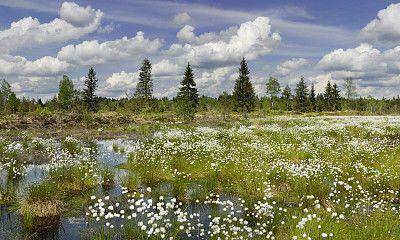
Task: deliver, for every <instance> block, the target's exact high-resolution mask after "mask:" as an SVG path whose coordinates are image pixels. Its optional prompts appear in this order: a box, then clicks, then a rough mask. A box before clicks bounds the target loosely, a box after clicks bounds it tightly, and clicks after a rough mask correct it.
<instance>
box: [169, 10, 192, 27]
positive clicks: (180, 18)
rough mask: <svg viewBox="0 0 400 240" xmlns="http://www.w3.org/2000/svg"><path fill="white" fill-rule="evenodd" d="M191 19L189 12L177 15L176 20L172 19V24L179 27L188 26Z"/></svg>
mask: <svg viewBox="0 0 400 240" xmlns="http://www.w3.org/2000/svg"><path fill="white" fill-rule="evenodd" d="M191 19H192V18H191V17H190V15H189V14H188V13H187V12H183V13H179V14H177V15H175V16H174V18H173V19H172V23H173V24H175V25H177V26H181V25H184V24H187V23H188V22H189V21H190V20H191Z"/></svg>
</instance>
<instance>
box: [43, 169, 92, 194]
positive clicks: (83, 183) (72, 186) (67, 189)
mask: <svg viewBox="0 0 400 240" xmlns="http://www.w3.org/2000/svg"><path fill="white" fill-rule="evenodd" d="M48 179H49V181H52V182H54V184H55V185H56V186H57V189H58V190H59V191H60V192H63V193H65V194H75V195H79V194H82V193H84V192H85V191H87V190H91V189H93V188H95V187H96V186H97V185H98V179H97V176H96V174H95V173H94V172H93V169H92V167H91V166H90V165H89V164H77V165H66V166H61V167H57V168H54V169H51V170H50V171H49V173H48Z"/></svg>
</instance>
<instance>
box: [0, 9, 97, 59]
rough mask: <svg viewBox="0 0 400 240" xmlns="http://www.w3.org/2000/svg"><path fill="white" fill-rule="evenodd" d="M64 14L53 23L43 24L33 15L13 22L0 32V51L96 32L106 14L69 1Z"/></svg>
mask: <svg viewBox="0 0 400 240" xmlns="http://www.w3.org/2000/svg"><path fill="white" fill-rule="evenodd" d="M71 8H73V9H71ZM72 10H74V12H79V13H81V14H82V16H80V17H77V16H76V13H70V12H71V11H72ZM60 14H63V15H64V16H61V17H62V18H56V19H54V20H53V21H51V22H49V23H40V22H39V20H38V19H37V18H33V17H26V18H23V19H21V20H19V21H17V22H13V23H11V27H10V28H8V29H5V30H3V31H0V53H3V54H4V53H10V52H12V51H14V50H17V49H19V48H22V47H25V46H32V45H35V44H37V45H44V44H49V43H55V42H65V41H67V40H71V39H77V38H80V37H82V36H84V35H86V34H88V33H91V32H94V31H96V30H97V28H98V27H99V26H100V24H101V19H102V16H103V13H102V12H101V11H100V10H97V11H95V10H93V9H91V8H90V7H86V8H84V7H80V6H79V5H77V4H75V3H68V2H64V3H63V5H62V6H61V9H60ZM74 16H75V17H74ZM76 24H79V25H76Z"/></svg>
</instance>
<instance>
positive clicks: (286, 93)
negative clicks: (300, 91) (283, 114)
mask: <svg viewBox="0 0 400 240" xmlns="http://www.w3.org/2000/svg"><path fill="white" fill-rule="evenodd" d="M282 99H283V100H284V101H285V105H286V111H290V110H292V108H291V105H290V100H291V99H292V90H291V89H290V87H289V85H286V87H285V88H284V89H283V91H282Z"/></svg>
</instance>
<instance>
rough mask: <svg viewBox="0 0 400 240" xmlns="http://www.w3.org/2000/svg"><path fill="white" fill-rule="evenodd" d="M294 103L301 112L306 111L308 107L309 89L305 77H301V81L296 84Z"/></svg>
mask: <svg viewBox="0 0 400 240" xmlns="http://www.w3.org/2000/svg"><path fill="white" fill-rule="evenodd" d="M294 103H295V107H296V110H297V111H299V112H306V111H307V109H308V89H307V85H306V82H305V81H304V77H301V78H300V81H299V83H298V84H297V85H296V90H295V96H294Z"/></svg>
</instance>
